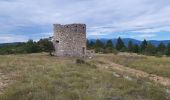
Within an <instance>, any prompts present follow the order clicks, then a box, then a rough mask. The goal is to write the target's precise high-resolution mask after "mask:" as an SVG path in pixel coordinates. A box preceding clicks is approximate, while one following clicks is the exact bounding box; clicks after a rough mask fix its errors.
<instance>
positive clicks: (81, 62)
mask: <svg viewBox="0 0 170 100" xmlns="http://www.w3.org/2000/svg"><path fill="white" fill-rule="evenodd" d="M85 63H86V62H85V61H84V60H83V59H76V64H85Z"/></svg>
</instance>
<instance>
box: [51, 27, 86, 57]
mask: <svg viewBox="0 0 170 100" xmlns="http://www.w3.org/2000/svg"><path fill="white" fill-rule="evenodd" d="M53 44H54V47H55V55H56V56H71V57H84V56H85V55H86V25H85V24H67V25H61V24H54V39H53Z"/></svg>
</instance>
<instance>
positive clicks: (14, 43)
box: [0, 38, 170, 46]
mask: <svg viewBox="0 0 170 100" xmlns="http://www.w3.org/2000/svg"><path fill="white" fill-rule="evenodd" d="M88 40H89V41H93V42H95V41H96V39H88ZM100 40H101V41H102V42H104V43H106V42H107V41H108V40H109V39H104V38H101V39H100ZM122 40H123V42H124V43H125V45H126V46H127V45H128V42H129V41H130V40H131V41H132V42H133V44H138V45H140V44H141V43H142V41H140V40H136V39H132V38H122ZM116 42H117V39H112V43H113V44H114V45H115V44H116ZM148 42H150V43H152V44H153V45H155V46H158V45H159V44H160V43H161V42H162V43H164V44H165V45H168V44H169V43H170V40H148ZM22 43H24V42H13V43H0V46H4V45H18V44H22Z"/></svg>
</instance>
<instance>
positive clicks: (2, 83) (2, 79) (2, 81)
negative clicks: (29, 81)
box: [0, 72, 12, 94]
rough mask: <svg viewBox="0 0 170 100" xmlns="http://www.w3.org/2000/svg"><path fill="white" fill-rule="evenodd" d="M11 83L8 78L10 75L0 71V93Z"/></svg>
mask: <svg viewBox="0 0 170 100" xmlns="http://www.w3.org/2000/svg"><path fill="white" fill-rule="evenodd" d="M11 83H12V79H10V76H9V75H6V74H3V73H1V72H0V94H2V93H3V90H4V89H5V88H6V87H7V86H8V85H10V84H11Z"/></svg>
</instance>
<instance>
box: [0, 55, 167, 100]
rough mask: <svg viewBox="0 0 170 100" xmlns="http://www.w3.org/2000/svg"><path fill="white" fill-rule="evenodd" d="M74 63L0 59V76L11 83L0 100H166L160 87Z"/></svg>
mask: <svg viewBox="0 0 170 100" xmlns="http://www.w3.org/2000/svg"><path fill="white" fill-rule="evenodd" d="M111 56H112V57H113V55H111ZM112 57H111V58H112ZM95 59H101V60H102V59H103V60H106V59H107V60H108V58H102V56H98V57H96V58H95ZM95 59H92V60H95ZM109 59H110V58H109ZM111 60H113V59H111ZM75 62H76V59H75V58H55V57H50V56H48V55H47V54H31V55H8V56H0V72H2V73H3V74H4V75H7V76H8V77H9V79H11V81H13V84H10V85H9V86H8V87H6V88H5V89H4V90H3V94H2V95H0V100H111V99H113V100H168V96H167V93H166V91H165V88H164V87H162V86H159V85H154V84H148V83H146V82H144V80H140V81H139V80H138V79H137V80H127V79H125V78H122V77H115V76H114V75H113V70H107V69H99V68H97V67H95V63H93V61H92V62H90V63H83V64H76V63H75ZM99 62H100V63H104V62H102V61H100V60H99Z"/></svg>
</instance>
